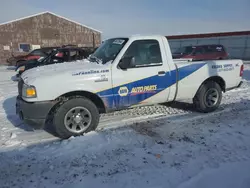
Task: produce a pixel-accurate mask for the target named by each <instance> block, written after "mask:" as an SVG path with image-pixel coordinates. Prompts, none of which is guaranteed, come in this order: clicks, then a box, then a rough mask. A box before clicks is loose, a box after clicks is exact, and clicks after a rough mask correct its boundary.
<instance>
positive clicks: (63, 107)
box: [53, 97, 100, 139]
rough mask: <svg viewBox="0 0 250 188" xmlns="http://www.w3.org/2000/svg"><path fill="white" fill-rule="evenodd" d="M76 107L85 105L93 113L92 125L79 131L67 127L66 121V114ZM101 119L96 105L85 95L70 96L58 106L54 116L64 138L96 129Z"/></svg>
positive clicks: (54, 123) (58, 129) (56, 128)
mask: <svg viewBox="0 0 250 188" xmlns="http://www.w3.org/2000/svg"><path fill="white" fill-rule="evenodd" d="M76 107H83V108H85V109H87V110H88V112H89V113H90V114H91V118H90V119H91V121H90V122H91V123H90V125H89V126H88V127H87V129H86V130H84V131H81V132H78V133H75V132H71V131H69V129H68V128H67V127H66V125H65V123H64V122H65V116H66V114H67V113H68V112H69V111H70V110H72V109H73V108H76ZM99 119H100V114H99V111H98V109H97V107H96V105H95V104H94V103H93V102H92V101H90V100H89V99H87V98H84V97H74V98H70V99H69V100H67V101H66V102H64V103H62V104H60V105H59V107H57V109H56V111H55V113H54V117H53V125H54V129H55V131H56V133H57V134H58V136H59V137H60V138H62V139H67V138H69V137H71V136H80V135H82V134H83V133H87V132H89V131H92V130H95V129H96V127H97V125H98V123H99ZM72 121H73V120H72Z"/></svg>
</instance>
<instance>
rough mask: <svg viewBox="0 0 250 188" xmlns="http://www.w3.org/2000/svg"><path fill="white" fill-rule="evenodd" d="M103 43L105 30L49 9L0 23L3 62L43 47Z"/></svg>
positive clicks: (0, 45) (83, 45)
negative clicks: (102, 33) (102, 32)
mask: <svg viewBox="0 0 250 188" xmlns="http://www.w3.org/2000/svg"><path fill="white" fill-rule="evenodd" d="M100 43H101V31H99V30H97V29H94V28H91V27H89V26H86V25H83V24H81V23H78V22H75V21H73V20H70V19H68V18H65V17H62V16H60V15H57V14H55V13H52V12H48V11H46V12H42V13H38V14H35V15H31V16H27V17H23V18H19V19H16V20H12V21H9V22H5V23H1V24H0V64H1V63H5V62H6V59H7V58H9V57H10V56H11V55H12V54H14V55H19V54H23V53H28V52H29V51H31V50H33V49H36V48H40V47H50V46H53V47H54V46H62V45H67V44H71V45H77V46H79V47H96V46H98V45H100Z"/></svg>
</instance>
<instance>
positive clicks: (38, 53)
mask: <svg viewBox="0 0 250 188" xmlns="http://www.w3.org/2000/svg"><path fill="white" fill-rule="evenodd" d="M30 55H37V56H44V55H45V54H44V53H43V52H42V51H41V50H34V51H32V52H31V53H30Z"/></svg>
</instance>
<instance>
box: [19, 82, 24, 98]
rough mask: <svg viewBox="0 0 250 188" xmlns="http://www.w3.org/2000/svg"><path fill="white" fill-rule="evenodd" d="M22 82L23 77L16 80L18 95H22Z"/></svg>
mask: <svg viewBox="0 0 250 188" xmlns="http://www.w3.org/2000/svg"><path fill="white" fill-rule="evenodd" d="M23 84H24V81H23V79H20V80H19V81H18V95H19V96H22V89H23Z"/></svg>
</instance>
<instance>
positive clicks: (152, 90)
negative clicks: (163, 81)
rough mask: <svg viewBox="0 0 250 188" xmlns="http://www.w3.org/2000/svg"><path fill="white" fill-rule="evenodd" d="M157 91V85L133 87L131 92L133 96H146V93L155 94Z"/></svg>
mask: <svg viewBox="0 0 250 188" xmlns="http://www.w3.org/2000/svg"><path fill="white" fill-rule="evenodd" d="M156 90H157V85H149V86H140V87H133V88H132V90H131V95H138V94H144V93H155V92H156Z"/></svg>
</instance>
